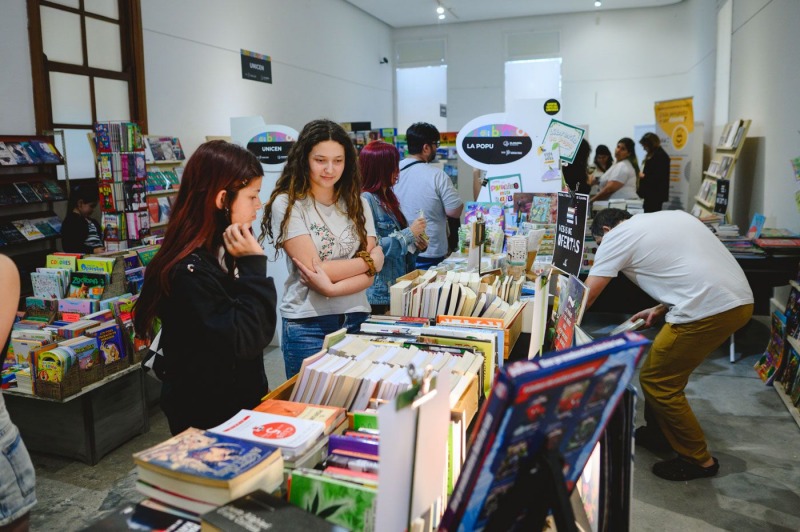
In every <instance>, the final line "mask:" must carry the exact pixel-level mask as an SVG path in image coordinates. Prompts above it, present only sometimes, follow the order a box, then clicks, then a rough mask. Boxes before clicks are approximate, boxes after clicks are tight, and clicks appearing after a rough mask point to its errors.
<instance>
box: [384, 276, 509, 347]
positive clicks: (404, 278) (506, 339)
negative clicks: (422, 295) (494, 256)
mask: <svg viewBox="0 0 800 532" xmlns="http://www.w3.org/2000/svg"><path fill="white" fill-rule="evenodd" d="M423 274H425V270H414V271H412V272H409V273H407V274H405V275H403V276H401V277H398V278H397V279H396V280H395V283H397V282H399V281H412V282H413V281H414V279H417V278H418V277H420V276H422V275H423ZM481 282H482V283H483V282H485V278H482V279H481ZM524 314H525V312H524V309H523V310H522V311H521V312H519V313H518V314H517V315H516V317H514V319H513V320H512V321H511V323H510V324H509V325H508V327H503V329H504V330H505V334H504V335H503V359H504V360H507V359H508V357H509V356H510V354H511V350H512V349H514V345H516V343H517V340H518V339H519V335H520V334H521V333H522V322H523V318H522V317H523V315H524ZM490 321H492V320H490ZM493 321H502V320H493Z"/></svg>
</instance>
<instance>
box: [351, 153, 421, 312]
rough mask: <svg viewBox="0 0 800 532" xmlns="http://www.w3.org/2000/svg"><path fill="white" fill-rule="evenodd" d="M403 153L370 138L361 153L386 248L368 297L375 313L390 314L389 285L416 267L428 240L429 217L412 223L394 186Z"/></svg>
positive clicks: (381, 241)
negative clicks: (426, 229)
mask: <svg viewBox="0 0 800 532" xmlns="http://www.w3.org/2000/svg"><path fill="white" fill-rule="evenodd" d="M399 163H400V154H399V153H398V152H397V148H395V147H394V146H392V145H391V144H387V143H386V142H381V141H375V142H370V143H369V144H367V145H366V146H364V148H363V149H362V150H361V153H360V154H359V155H358V167H359V169H360V171H361V177H362V179H363V182H364V184H363V185H362V190H363V191H364V192H362V193H361V197H362V198H364V199H366V200H367V202H368V203H369V207H370V210H371V211H372V218H373V219H374V220H375V231H376V233H377V237H378V244H379V245H380V247H381V248H382V249H383V256H384V262H383V269H382V270H381V271H380V273H378V275H376V276H375V281H374V282H373V283H372V286H370V287H369V288H368V289H367V299H368V300H369V303H370V305H371V306H372V313H373V314H386V312H387V311H388V309H389V287H390V286H391V285H393V284H394V283H395V280H396V279H397V278H398V277H400V276H402V275H405V274H406V273H408V272H409V271H411V270H413V269H414V267H415V266H414V263H415V257H416V254H417V250H424V249H425V248H426V247H427V242H426V241H425V240H424V239H423V238H422V234H423V233H424V232H425V226H426V225H427V224H426V221H425V218H415V219H414V220H412V221H411V224H409V223H408V221H407V220H406V217H405V216H403V212H402V211H401V210H400V204H399V203H398V201H397V196H395V195H394V192H393V191H392V186H393V185H394V184H395V183H397V177H398V176H399V175H400V168H399V166H398V164H399Z"/></svg>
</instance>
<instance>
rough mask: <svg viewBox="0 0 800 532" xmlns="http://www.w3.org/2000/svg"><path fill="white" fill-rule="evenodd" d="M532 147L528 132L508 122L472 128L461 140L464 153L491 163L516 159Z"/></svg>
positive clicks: (510, 161)
mask: <svg viewBox="0 0 800 532" xmlns="http://www.w3.org/2000/svg"><path fill="white" fill-rule="evenodd" d="M532 147H533V141H532V140H531V138H530V136H528V133H526V132H525V131H523V130H521V129H519V128H517V127H515V126H512V125H509V124H487V125H485V126H481V127H478V128H476V129H473V130H472V131H470V132H469V133H467V134H466V135H465V136H464V137H463V138H462V140H461V149H462V150H463V151H464V153H466V154H467V155H468V156H469V157H470V158H472V159H474V160H476V161H478V162H481V163H484V164H491V165H500V164H508V163H512V162H514V161H518V160H520V159H522V158H523V157H525V156H526V155H528V153H529V152H530V151H531V148H532Z"/></svg>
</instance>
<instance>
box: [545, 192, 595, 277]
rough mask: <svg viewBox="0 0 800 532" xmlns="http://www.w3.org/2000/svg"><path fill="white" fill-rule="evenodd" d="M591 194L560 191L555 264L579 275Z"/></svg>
mask: <svg viewBox="0 0 800 532" xmlns="http://www.w3.org/2000/svg"><path fill="white" fill-rule="evenodd" d="M588 212H589V196H587V195H586V194H574V193H570V192H559V193H558V221H557V222H556V241H555V248H554V251H553V266H555V267H556V268H558V269H559V270H561V271H563V272H565V273H571V274H572V275H575V276H577V275H578V274H580V272H581V264H582V263H583V243H584V236H585V234H586V218H587V215H588Z"/></svg>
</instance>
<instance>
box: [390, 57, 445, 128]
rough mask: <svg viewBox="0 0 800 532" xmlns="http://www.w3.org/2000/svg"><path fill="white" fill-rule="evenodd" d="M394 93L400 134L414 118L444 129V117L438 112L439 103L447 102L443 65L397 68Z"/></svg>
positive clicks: (439, 109)
mask: <svg viewBox="0 0 800 532" xmlns="http://www.w3.org/2000/svg"><path fill="white" fill-rule="evenodd" d="M396 94H397V132H398V133H399V134H400V135H405V132H406V129H408V126H410V125H411V124H413V123H414V122H428V123H429V124H433V125H434V126H436V129H438V130H439V131H447V117H446V116H441V115H442V114H443V113H441V106H442V105H444V106H445V108H446V106H447V67H446V66H430V67H417V68H398V69H397V91H396ZM444 114H446V113H444Z"/></svg>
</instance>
